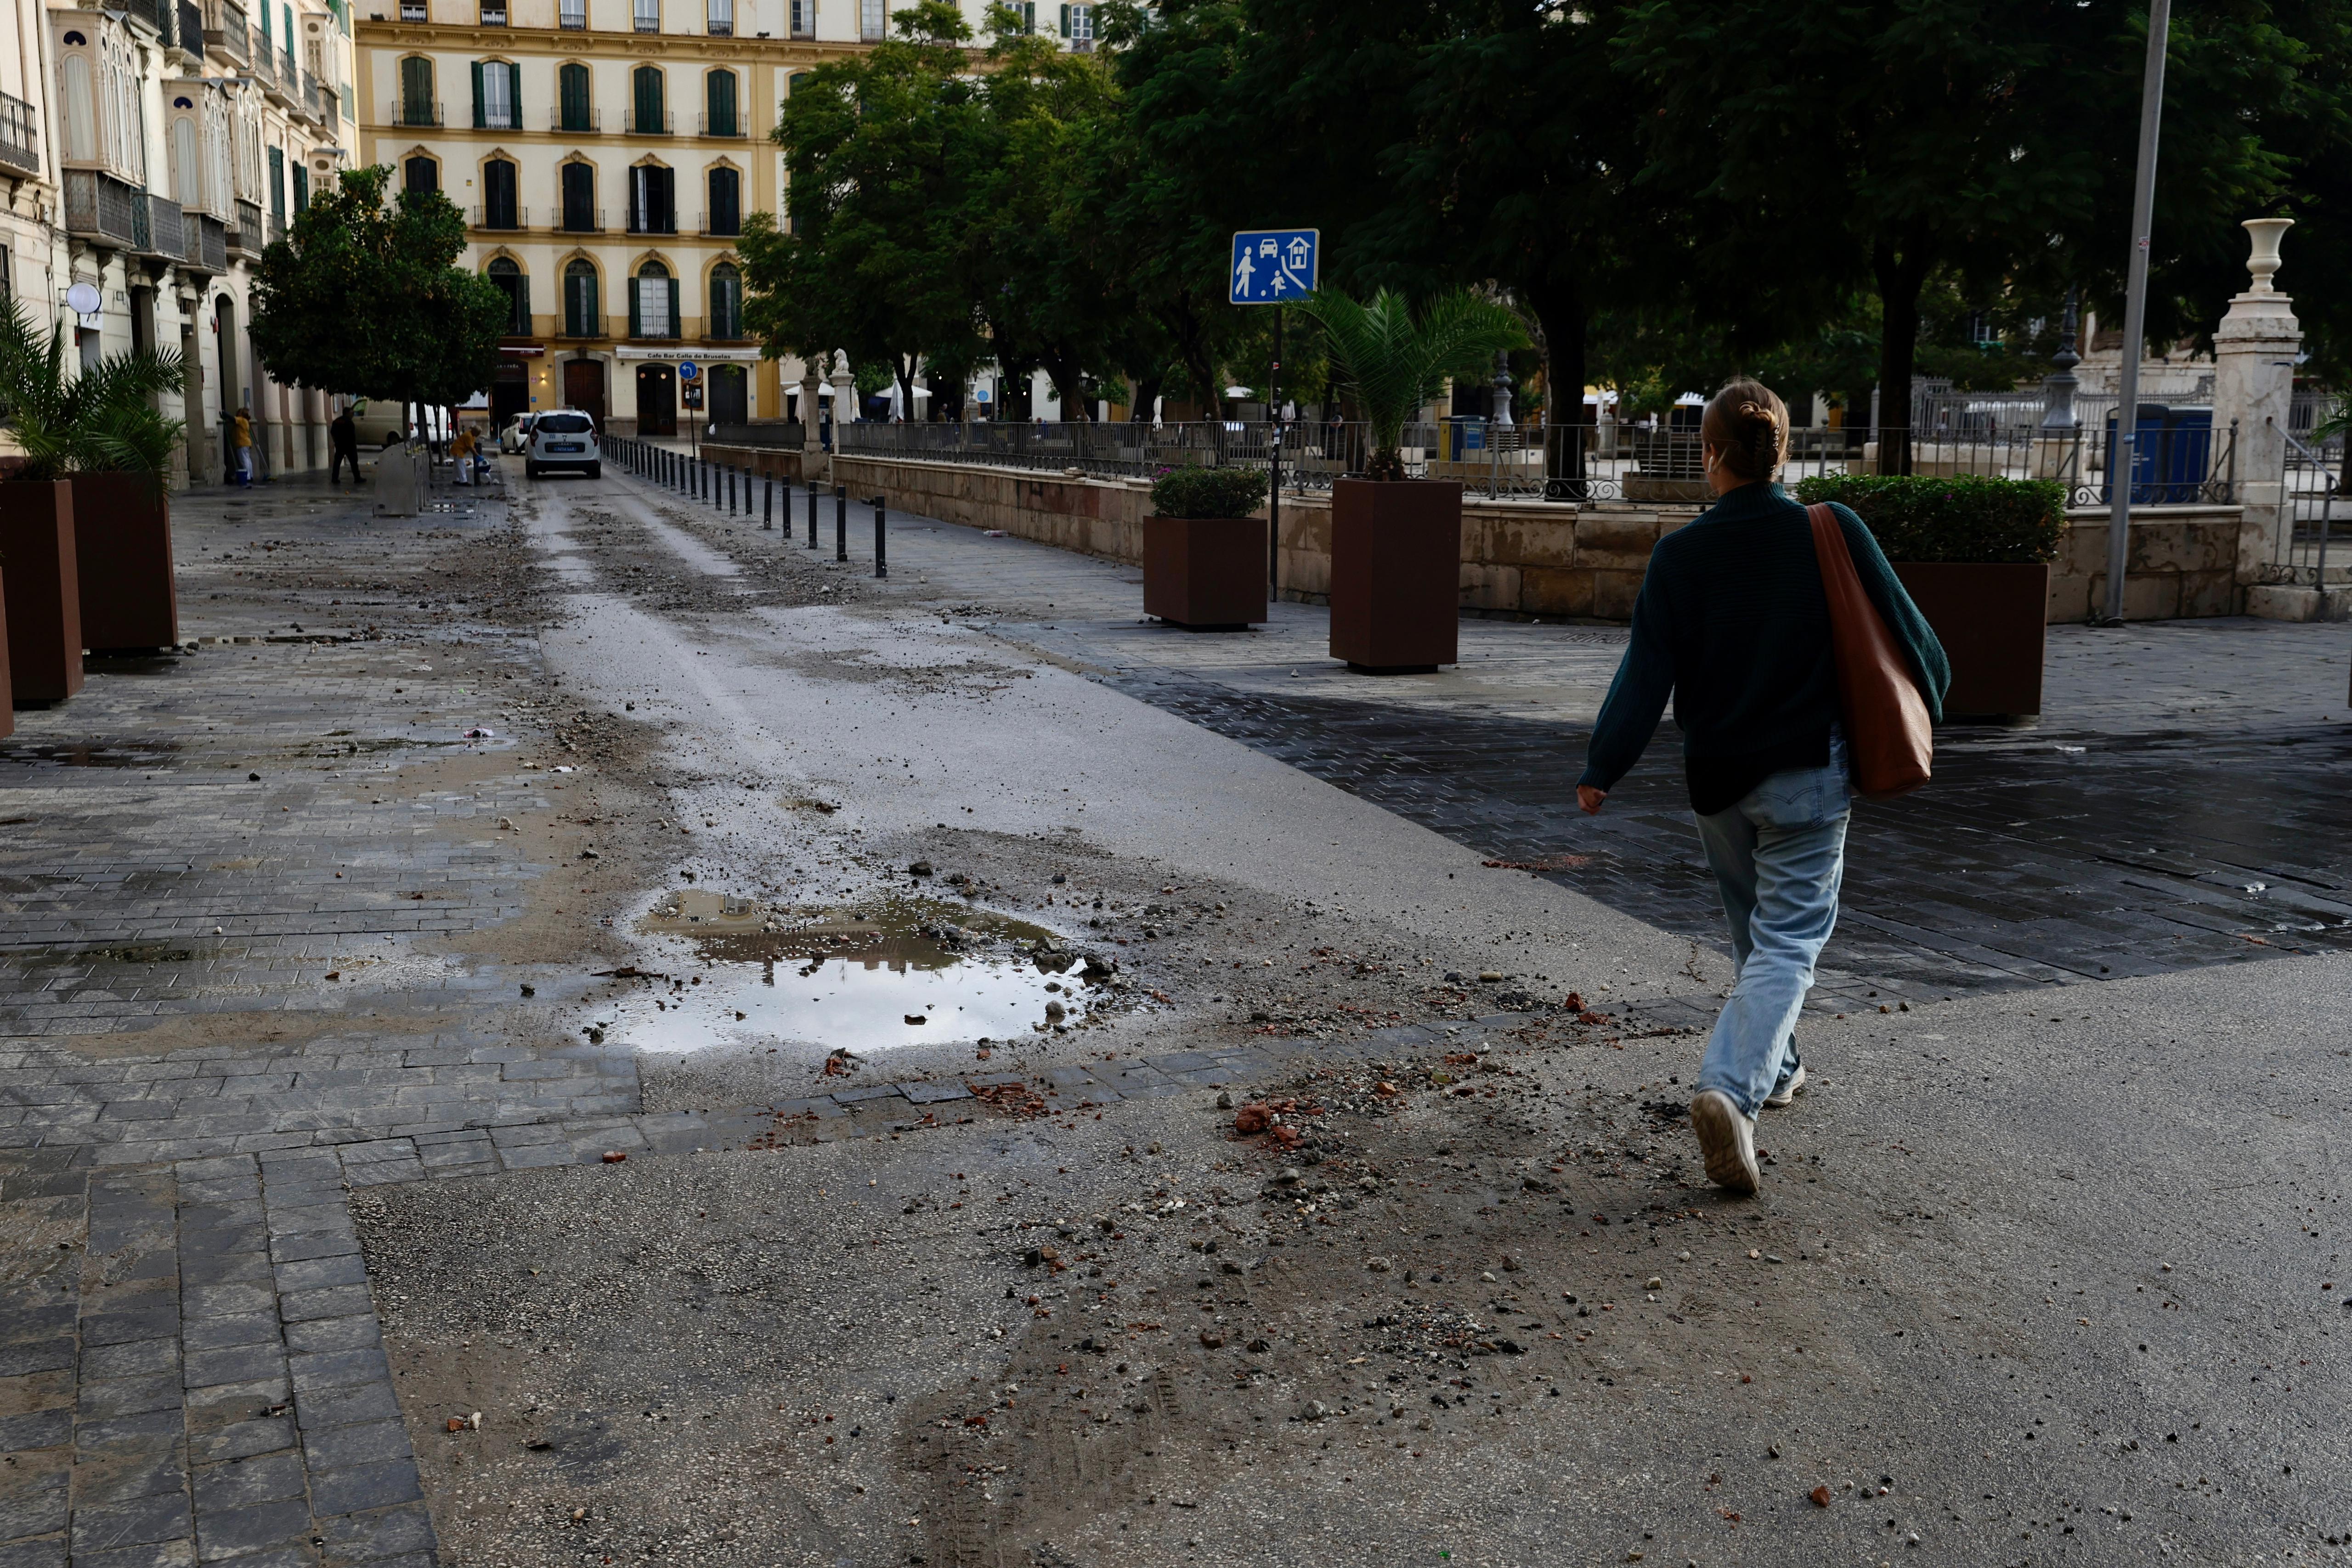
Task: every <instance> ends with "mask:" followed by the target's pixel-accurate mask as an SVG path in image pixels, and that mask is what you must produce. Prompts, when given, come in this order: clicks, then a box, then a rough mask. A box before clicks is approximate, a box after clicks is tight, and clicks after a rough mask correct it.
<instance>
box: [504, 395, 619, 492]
mask: <svg viewBox="0 0 2352 1568" xmlns="http://www.w3.org/2000/svg"><path fill="white" fill-rule="evenodd" d="M551 468H577V469H579V470H581V471H582V472H583V473H584V474H586V475H587V476H588V477H590V478H591V479H601V478H603V477H604V451H603V449H602V448H601V447H599V446H598V445H597V444H596V422H595V420H594V419H593V418H592V417H590V416H589V415H588V414H585V413H582V412H581V411H580V410H578V409H576V408H560V409H557V410H556V411H555V412H554V413H542V414H541V415H540V416H539V417H538V418H537V419H534V420H532V421H531V422H530V442H529V444H526V445H525V446H524V447H523V459H522V470H523V472H524V474H526V475H528V476H530V477H531V478H533V479H536V478H538V477H539V476H541V474H544V473H546V472H547V471H548V470H549V469H551Z"/></svg>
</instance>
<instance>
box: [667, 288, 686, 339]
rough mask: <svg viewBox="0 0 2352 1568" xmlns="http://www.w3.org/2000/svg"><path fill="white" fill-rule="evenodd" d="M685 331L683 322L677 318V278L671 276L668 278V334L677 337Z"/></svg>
mask: <svg viewBox="0 0 2352 1568" xmlns="http://www.w3.org/2000/svg"><path fill="white" fill-rule="evenodd" d="M685 333H686V328H685V324H684V323H683V322H681V321H680V320H679V319H677V278H675V277H673V278H671V279H670V280H669V335H670V336H671V337H673V338H678V337H683V336H685Z"/></svg>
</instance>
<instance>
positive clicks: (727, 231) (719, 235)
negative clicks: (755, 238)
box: [694, 212, 743, 239]
mask: <svg viewBox="0 0 2352 1568" xmlns="http://www.w3.org/2000/svg"><path fill="white" fill-rule="evenodd" d="M694 232H695V233H697V234H698V235H702V236H703V237H704V238H705V239H732V238H734V237H735V236H736V235H740V234H741V233H742V232H743V214H741V213H740V212H735V213H723V214H718V215H716V216H714V215H713V214H709V213H705V214H702V222H701V223H699V224H698V225H695V231H694Z"/></svg>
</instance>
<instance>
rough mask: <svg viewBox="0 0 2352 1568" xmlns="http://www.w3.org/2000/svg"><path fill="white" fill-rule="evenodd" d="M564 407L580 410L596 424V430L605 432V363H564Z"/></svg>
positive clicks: (583, 361) (593, 361)
mask: <svg viewBox="0 0 2352 1568" xmlns="http://www.w3.org/2000/svg"><path fill="white" fill-rule="evenodd" d="M563 406H564V407H566V408H576V409H578V410H579V411H580V412H581V413H584V414H587V415H588V416H589V417H590V418H592V419H593V420H594V421H595V422H596V428H597V430H598V431H599V432H600V433H601V432H602V431H603V430H604V361H602V360H566V361H563Z"/></svg>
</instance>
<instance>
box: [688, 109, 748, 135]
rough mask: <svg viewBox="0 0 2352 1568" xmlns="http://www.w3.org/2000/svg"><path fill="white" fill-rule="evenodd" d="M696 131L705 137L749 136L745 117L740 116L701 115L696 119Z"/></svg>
mask: <svg viewBox="0 0 2352 1568" xmlns="http://www.w3.org/2000/svg"><path fill="white" fill-rule="evenodd" d="M695 121H696V129H697V130H698V131H700V132H701V134H703V135H705V136H742V135H746V134H748V133H749V132H748V129H747V127H746V124H745V121H744V117H743V116H742V115H740V114H709V113H705V114H699V115H697V116H696V117H695Z"/></svg>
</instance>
